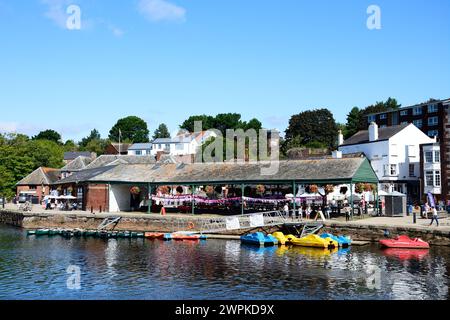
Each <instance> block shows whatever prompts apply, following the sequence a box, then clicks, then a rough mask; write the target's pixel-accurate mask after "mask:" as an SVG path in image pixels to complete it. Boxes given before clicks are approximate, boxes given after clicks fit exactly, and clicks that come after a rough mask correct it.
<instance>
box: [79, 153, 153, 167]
mask: <svg viewBox="0 0 450 320" xmlns="http://www.w3.org/2000/svg"><path fill="white" fill-rule="evenodd" d="M119 159H120V161H121V163H128V164H146V163H147V164H148V163H155V162H156V160H155V158H154V157H153V156H133V155H126V156H121V155H111V154H105V155H102V156H100V157H98V158H97V159H95V160H94V161H92V162H91V163H90V164H89V165H88V166H86V169H93V168H99V167H104V166H109V165H113V163H114V164H118V162H116V161H117V160H119Z"/></svg>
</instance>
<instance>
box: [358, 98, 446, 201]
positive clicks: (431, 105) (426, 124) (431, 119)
mask: <svg viewBox="0 0 450 320" xmlns="http://www.w3.org/2000/svg"><path fill="white" fill-rule="evenodd" d="M365 120H366V123H367V127H369V125H370V123H372V122H375V123H376V124H378V126H379V127H380V128H385V127H391V126H397V125H402V124H407V123H413V124H414V125H415V126H416V127H418V128H419V129H420V130H422V131H423V132H424V133H425V134H427V135H428V136H429V137H437V141H438V143H439V146H440V149H441V153H440V156H441V159H440V165H441V177H442V181H441V190H440V191H441V194H440V195H436V196H437V198H438V199H440V200H442V201H445V202H447V201H449V200H450V179H449V178H448V177H449V175H450V99H446V100H430V101H428V102H424V103H419V104H417V105H413V106H408V107H403V108H400V109H397V110H389V111H386V112H379V113H373V114H369V115H367V116H366V119H365ZM422 156H423V155H422ZM421 191H422V197H423V196H424V195H423V193H424V184H422V188H421Z"/></svg>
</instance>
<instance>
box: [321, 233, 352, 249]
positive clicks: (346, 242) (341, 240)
mask: <svg viewBox="0 0 450 320" xmlns="http://www.w3.org/2000/svg"><path fill="white" fill-rule="evenodd" d="M320 237H321V238H322V239H326V238H330V239H333V240H334V241H336V242H337V243H338V245H339V247H341V248H347V247H349V246H350V245H351V244H352V240H351V239H350V238H349V237H345V236H335V235H332V234H331V233H323V234H321V235H320Z"/></svg>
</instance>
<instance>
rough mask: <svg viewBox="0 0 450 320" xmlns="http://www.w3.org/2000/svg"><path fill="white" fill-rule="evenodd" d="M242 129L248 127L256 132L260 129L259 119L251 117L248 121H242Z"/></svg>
mask: <svg viewBox="0 0 450 320" xmlns="http://www.w3.org/2000/svg"><path fill="white" fill-rule="evenodd" d="M243 129H244V130H249V129H255V130H256V132H257V133H258V131H259V130H260V129H262V123H261V121H259V120H258V119H256V118H253V119H251V120H250V121H249V122H245V121H244V123H243Z"/></svg>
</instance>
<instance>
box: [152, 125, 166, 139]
mask: <svg viewBox="0 0 450 320" xmlns="http://www.w3.org/2000/svg"><path fill="white" fill-rule="evenodd" d="M159 138H170V133H169V129H168V128H167V126H166V124H164V123H161V124H160V125H159V127H158V129H156V130H155V132H154V134H153V140H155V139H159Z"/></svg>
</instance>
